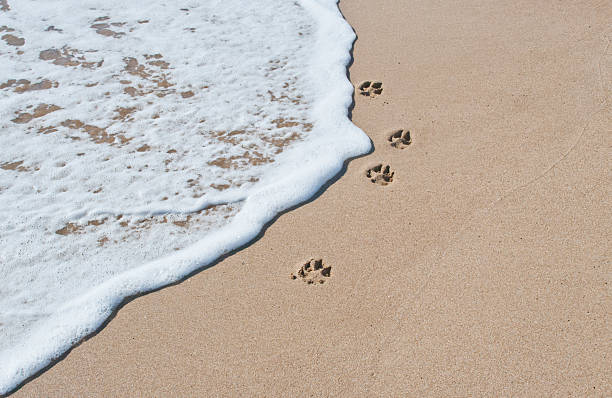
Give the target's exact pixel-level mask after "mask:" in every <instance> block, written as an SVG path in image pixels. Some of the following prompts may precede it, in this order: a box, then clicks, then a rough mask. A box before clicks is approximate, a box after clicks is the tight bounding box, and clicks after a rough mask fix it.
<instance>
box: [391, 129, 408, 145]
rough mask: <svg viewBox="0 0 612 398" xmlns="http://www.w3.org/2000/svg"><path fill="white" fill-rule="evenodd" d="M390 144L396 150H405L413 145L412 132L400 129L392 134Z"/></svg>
mask: <svg viewBox="0 0 612 398" xmlns="http://www.w3.org/2000/svg"><path fill="white" fill-rule="evenodd" d="M389 142H390V143H391V146H392V147H394V148H399V149H404V148H405V147H407V146H408V145H410V144H411V143H412V138H411V137H410V131H409V130H408V129H399V130H396V131H394V132H393V133H391V135H390V136H389Z"/></svg>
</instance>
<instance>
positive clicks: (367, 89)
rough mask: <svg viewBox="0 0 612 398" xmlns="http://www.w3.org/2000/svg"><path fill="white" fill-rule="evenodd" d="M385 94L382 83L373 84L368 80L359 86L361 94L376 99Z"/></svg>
mask: <svg viewBox="0 0 612 398" xmlns="http://www.w3.org/2000/svg"><path fill="white" fill-rule="evenodd" d="M382 92H383V88H382V82H371V81H369V80H366V81H365V82H362V83H361V84H360V85H359V94H361V95H364V96H366V97H370V98H374V97H376V96H378V95H381V94H382Z"/></svg>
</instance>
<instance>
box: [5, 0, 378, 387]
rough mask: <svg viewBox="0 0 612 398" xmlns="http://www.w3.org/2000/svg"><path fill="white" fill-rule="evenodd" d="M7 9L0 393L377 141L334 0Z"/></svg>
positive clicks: (95, 2) (252, 229) (232, 243)
mask: <svg viewBox="0 0 612 398" xmlns="http://www.w3.org/2000/svg"><path fill="white" fill-rule="evenodd" d="M9 6H10V10H8V11H0V27H4V28H0V30H1V29H3V30H4V31H3V32H0V36H1V35H5V34H10V35H13V36H14V37H17V38H23V39H25V44H24V45H23V46H15V45H11V44H9V43H8V41H10V38H9V39H4V41H0V61H1V62H0V85H2V86H0V87H3V88H2V89H0V144H1V149H0V167H2V168H1V169H0V217H1V218H2V220H3V223H2V224H1V225H0V274H1V275H2V276H3V280H2V284H1V285H0V393H6V392H8V391H10V390H11V389H13V388H15V387H16V386H17V385H18V384H19V383H21V382H23V381H24V380H25V379H26V378H27V377H29V376H31V375H33V374H35V373H36V372H37V371H39V370H40V369H42V368H43V367H44V366H46V365H47V364H49V363H50V362H51V361H52V360H53V359H54V358H57V357H58V356H59V355H61V354H62V353H64V352H65V351H67V350H68V349H69V348H70V347H71V346H72V345H74V344H75V343H76V342H78V341H79V340H80V339H82V338H83V337H84V336H86V335H88V334H90V333H92V332H93V331H95V330H96V328H98V327H99V326H100V325H101V324H102V323H103V322H104V320H105V319H106V318H108V316H110V314H111V313H112V311H113V309H114V308H116V306H117V305H118V304H119V303H120V302H121V300H122V299H123V298H125V297H127V296H130V295H134V294H138V293H142V292H146V291H149V290H152V289H155V288H158V287H161V286H164V285H167V284H169V283H172V282H174V281H177V280H179V279H180V278H181V277H184V276H185V275H187V274H189V273H190V272H193V271H194V270H197V269H198V268H200V267H202V266H204V265H206V264H209V263H211V262H212V261H214V260H215V259H217V258H219V257H220V256H221V255H223V254H225V253H228V252H229V251H231V250H233V249H235V248H237V247H240V246H241V245H244V244H246V243H248V242H249V241H250V240H251V239H253V238H254V237H255V236H256V235H257V234H258V233H259V232H260V231H261V229H262V228H263V226H264V225H265V224H266V223H267V222H269V221H271V220H272V219H273V217H274V216H275V215H276V214H278V213H279V212H281V211H283V210H285V209H287V208H289V207H291V206H294V205H296V204H298V203H300V202H302V201H304V200H307V199H308V198H309V197H311V196H312V195H313V194H314V193H316V191H317V190H318V189H319V188H320V187H321V186H322V185H323V184H324V183H325V182H326V181H327V180H329V179H330V178H331V177H333V176H334V175H335V174H336V173H338V172H339V171H340V170H341V168H342V165H343V162H344V161H345V160H346V159H347V158H349V157H352V156H357V155H360V154H363V153H365V152H367V151H368V150H369V149H370V141H369V139H368V138H367V136H366V135H365V134H364V133H363V132H362V131H360V130H359V129H358V128H357V127H356V126H354V125H353V124H352V123H351V122H350V121H349V119H348V118H347V110H348V107H349V106H350V104H351V95H352V90H353V88H352V86H351V84H350V82H349V81H348V79H347V78H346V65H347V64H348V62H349V61H350V53H349V52H350V49H351V46H352V43H353V41H354V39H355V37H354V34H353V32H352V30H351V28H350V26H349V25H348V24H347V23H346V21H344V20H343V19H342V16H341V14H340V12H339V11H338V8H337V4H336V0H298V1H295V2H292V1H286V0H259V1H257V2H250V1H242V0H208V1H205V2H198V1H194V0H193V1H177V2H152V1H145V0H134V1H131V2H124V1H120V0H104V1H102V0H88V1H81V0H47V1H44V2H40V1H35V0H19V1H14V2H11V1H10V0H9ZM106 17H108V18H106ZM145 20H146V21H147V22H145ZM6 28H9V29H6ZM13 44H14V43H13ZM49 50H51V51H49ZM11 79H13V80H15V82H12V81H11ZM20 79H27V80H28V81H29V85H28V84H26V82H24V81H21V82H20V81H19V80H20ZM40 82H42V83H41V84H40V85H38V86H33V85H34V84H35V83H40ZM3 83H4V85H3ZM36 88H41V89H40V90H34V89H36ZM191 94H193V95H191ZM41 104H45V106H44V107H39V106H40V105H41ZM50 105H54V106H55V107H53V108H50ZM37 108H38V109H37ZM56 108H57V109H56ZM120 108H123V109H120ZM132 108H133V109H132ZM50 110H53V111H52V112H48V111H50ZM47 112H48V113H47ZM35 116H36V117H35ZM38 116H40V117H38ZM177 249H178V250H177Z"/></svg>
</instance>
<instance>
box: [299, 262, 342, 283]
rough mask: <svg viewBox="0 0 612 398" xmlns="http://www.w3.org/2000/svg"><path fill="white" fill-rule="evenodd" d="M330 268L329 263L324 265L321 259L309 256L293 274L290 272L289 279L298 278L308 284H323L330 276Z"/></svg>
mask: <svg viewBox="0 0 612 398" xmlns="http://www.w3.org/2000/svg"><path fill="white" fill-rule="evenodd" d="M331 268H332V267H331V265H330V266H326V265H325V264H324V263H323V260H322V259H320V258H318V259H314V258H311V259H310V260H308V261H306V262H305V263H304V264H302V265H301V266H300V268H299V269H298V271H297V272H296V273H295V274H291V279H294V280H295V279H298V278H300V279H301V280H303V281H304V282H305V283H307V284H309V285H312V284H317V283H318V284H323V283H325V280H326V279H327V278H329V277H330V276H331Z"/></svg>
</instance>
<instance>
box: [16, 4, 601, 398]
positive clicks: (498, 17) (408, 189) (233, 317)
mask: <svg viewBox="0 0 612 398" xmlns="http://www.w3.org/2000/svg"><path fill="white" fill-rule="evenodd" d="M341 8H342V11H343V12H344V14H345V16H346V18H347V19H348V21H349V22H350V23H351V24H352V26H353V27H354V28H355V30H356V32H357V34H358V36H359V39H358V41H357V42H356V44H355V51H354V56H355V62H354V64H353V65H352V67H351V68H350V77H351V80H352V81H353V82H354V83H355V84H356V85H357V84H359V82H361V81H363V80H366V79H368V80H380V81H382V82H383V93H382V95H379V96H377V97H376V98H368V97H365V96H361V95H357V96H356V105H355V109H354V111H353V118H354V121H355V123H356V124H357V125H359V126H360V127H361V128H363V129H364V131H366V132H367V133H368V134H369V135H370V137H371V138H372V141H373V142H374V145H375V147H376V149H375V151H374V152H373V153H372V154H370V155H369V156H366V157H363V158H360V159H357V160H354V161H352V162H351V163H350V165H349V166H348V170H347V171H346V174H345V175H344V176H343V177H342V178H341V179H340V180H339V181H337V182H336V183H335V184H333V185H332V186H331V187H329V188H328V189H327V190H326V191H325V192H324V193H323V194H322V195H321V196H320V197H319V198H317V199H316V200H315V201H313V202H311V203H308V204H306V205H304V206H302V207H300V208H298V209H296V210H294V211H291V212H289V213H287V214H284V215H283V216H281V217H280V218H279V219H278V220H277V221H276V222H275V223H274V224H273V225H272V226H271V227H270V228H269V229H268V230H267V231H266V232H265V235H264V236H263V238H261V239H260V240H258V241H257V242H256V243H254V244H253V245H251V246H250V247H248V248H246V249H244V250H242V251H240V252H239V253H237V254H235V255H233V256H231V257H229V258H227V259H225V260H223V261H221V262H220V263H219V264H217V265H215V266H214V267H212V268H210V269H208V270H205V271H203V272H201V273H199V274H198V275H196V276H194V277H192V278H190V279H189V280H187V281H185V282H184V283H181V284H180V285H176V286H173V287H169V288H167V289H164V290H161V291H158V292H156V293H153V294H149V295H146V296H144V297H140V298H138V299H136V300H134V301H133V302H131V303H129V304H128V305H126V306H125V307H124V308H123V309H121V310H120V311H119V313H118V315H117V316H116V318H115V319H113V320H112V321H111V322H110V324H109V325H108V326H107V327H106V328H104V329H103V330H102V331H101V332H100V333H99V334H98V335H97V336H95V337H93V338H92V339H90V340H88V341H86V342H85V343H83V344H81V345H80V346H78V347H77V348H75V349H74V350H73V351H72V352H71V353H70V354H69V355H68V356H67V357H66V358H65V359H63V360H62V361H60V362H59V363H57V364H56V365H55V366H53V367H52V368H51V369H49V370H48V371H47V372H46V373H44V374H42V375H41V376H40V377H38V378H36V379H34V380H33V381H31V382H29V383H28V384H26V385H25V386H23V387H22V388H21V389H20V390H19V391H18V393H16V394H15V396H16V397H21V396H58V397H66V396H88V397H92V396H106V397H108V396H151V395H156V396H169V395H180V396H186V395H187V396H189V395H190V396H306V395H309V396H479V395H489V396H568V395H572V396H611V395H612V379H611V375H612V346H611V341H612V331H611V326H610V314H611V312H612V299H611V290H610V287H611V286H610V283H611V280H610V279H611V270H612V264H611V258H612V252H611V244H610V240H611V237H612V236H611V233H610V224H611V213H612V209H611V203H610V198H611V197H612V196H611V194H612V192H611V191H612V189H611V187H612V183H611V181H612V172H611V169H612V167H611V162H610V159H612V156H611V155H612V153H611V148H612V134H611V133H612V129H611V126H612V117H611V116H612V113H611V109H610V89H611V84H612V82H611V76H612V69H611V67H612V48H611V47H610V40H611V36H612V34H611V31H610V30H609V29H610V25H609V23H610V21H612V3H610V2H609V1H605V0H603V1H594V0H585V1H580V2H577V1H569V0H561V1H554V2H551V1H533V0H528V1H525V0H523V1H512V2H508V1H501V0H495V1H493V0H482V1H474V0H466V1H462V2H452V1H432V0H411V1H400V0H395V1H391V0H377V1H371V0H342V2H341ZM403 127H406V128H408V129H410V131H411V133H412V144H410V145H409V146H407V147H406V148H404V149H397V148H394V147H392V146H391V145H390V143H389V142H388V141H387V138H388V135H389V134H391V133H392V132H393V131H394V130H395V129H398V128H403ZM377 163H382V164H383V165H386V164H388V165H390V166H391V169H392V170H393V171H395V174H394V176H393V181H392V182H391V183H390V184H388V185H386V186H382V185H378V184H373V183H371V182H370V180H369V179H368V178H366V176H365V172H366V170H367V169H368V167H369V166H371V165H375V164H377ZM311 256H317V257H322V258H323V261H324V263H325V264H326V265H327V266H329V265H331V266H332V269H331V276H330V277H328V278H327V277H325V278H324V279H325V280H326V283H324V284H318V283H314V284H307V283H304V282H303V281H302V280H301V278H297V279H295V280H293V279H291V278H290V274H291V273H295V272H297V271H298V268H299V264H298V263H300V262H302V263H303V262H304V261H306V260H308V259H309V258H310V257H311Z"/></svg>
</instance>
